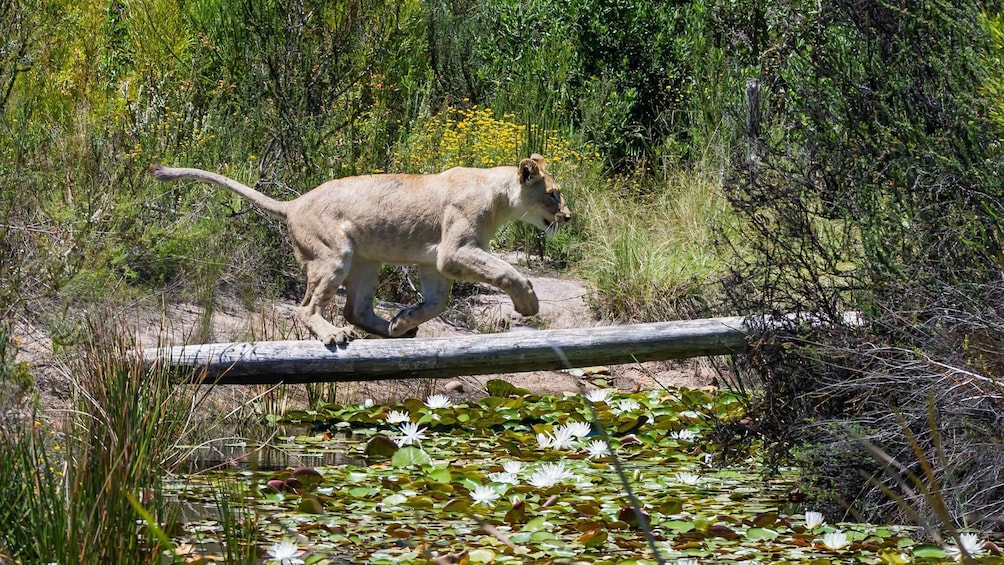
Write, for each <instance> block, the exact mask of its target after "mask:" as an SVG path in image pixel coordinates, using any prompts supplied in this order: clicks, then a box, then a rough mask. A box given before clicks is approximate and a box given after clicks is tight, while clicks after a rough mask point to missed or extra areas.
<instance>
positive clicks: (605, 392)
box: [586, 388, 610, 402]
mask: <svg viewBox="0 0 1004 565" xmlns="http://www.w3.org/2000/svg"><path fill="white" fill-rule="evenodd" d="M607 398H610V389H606V388H595V389H593V390H590V391H588V392H586V399H587V400H589V402H606V401H607Z"/></svg>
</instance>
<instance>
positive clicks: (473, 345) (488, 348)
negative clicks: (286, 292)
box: [142, 317, 749, 384]
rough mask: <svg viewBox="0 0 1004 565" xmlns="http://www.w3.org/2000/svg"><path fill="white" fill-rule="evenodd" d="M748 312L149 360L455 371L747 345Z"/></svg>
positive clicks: (354, 374) (242, 347)
mask: <svg viewBox="0 0 1004 565" xmlns="http://www.w3.org/2000/svg"><path fill="white" fill-rule="evenodd" d="M748 333H749V329H748V327H747V325H746V323H745V322H744V318H742V317H730V318H710V319H703V320H684V321H677V322H659V323H652V324H634V325H626V326H604V327H595V328H581V329H567V330H540V331H534V330H520V331H513V332H508V333H501V334H482V335H472V336H464V337H447V338H427V339H360V340H355V341H351V342H349V343H347V344H345V345H341V346H334V345H332V346H325V345H324V344H322V343H321V342H320V341H318V340H302V341H258V342H237V343H214V344H203V345H186V346H177V347H165V348H160V349H151V350H146V351H143V352H142V355H143V362H144V365H145V366H147V367H148V368H162V369H167V370H170V371H172V372H174V373H178V374H182V375H183V376H184V378H185V379H187V380H190V381H191V382H202V383H217V384H277V383H312V382H344V381H367V380H384V379H399V378H414V377H423V378H446V377H456V376H459V375H483V374H492V373H516V372H524V371H539V370H558V369H569V368H573V367H588V366H592V365H606V364H618V363H633V362H636V361H662V360H668V359H684V358H689V357H701V356H707V355H726V354H731V353H741V352H743V351H745V350H746V348H747V334H748Z"/></svg>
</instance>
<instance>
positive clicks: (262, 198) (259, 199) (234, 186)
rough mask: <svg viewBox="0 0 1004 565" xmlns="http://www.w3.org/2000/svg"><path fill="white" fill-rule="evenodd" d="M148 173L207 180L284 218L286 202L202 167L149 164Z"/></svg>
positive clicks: (161, 176)
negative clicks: (186, 167) (188, 167)
mask: <svg viewBox="0 0 1004 565" xmlns="http://www.w3.org/2000/svg"><path fill="white" fill-rule="evenodd" d="M150 174H152V175H153V176H154V178H156V179H157V180H162V181H172V180H179V179H190V180H199V181H203V182H209V183H212V184H216V185H219V186H222V187H224V188H229V189H230V190H232V191H234V192H236V193H237V194H239V195H241V196H243V197H244V198H246V199H247V200H248V201H249V202H251V204H253V205H254V206H255V207H257V208H259V209H260V210H261V211H262V212H265V213H266V214H268V215H269V216H272V217H275V218H279V219H280V220H285V219H286V204H287V203H286V202H281V201H279V200H276V199H274V198H271V197H269V196H266V195H264V194H262V193H260V192H258V191H257V190H255V189H253V188H251V187H250V186H247V185H245V184H241V183H239V182H237V181H235V180H233V179H230V178H227V177H225V176H223V175H218V174H216V173H211V172H209V171H203V170H202V169H180V168H174V167H165V166H164V165H150Z"/></svg>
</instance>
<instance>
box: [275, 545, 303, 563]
mask: <svg viewBox="0 0 1004 565" xmlns="http://www.w3.org/2000/svg"><path fill="white" fill-rule="evenodd" d="M301 555H303V552H302V551H300V547H299V546H298V545H297V544H296V542H294V541H290V540H283V541H281V542H279V543H277V544H275V545H273V546H272V547H270V548H269V550H268V560H269V561H276V562H278V563H279V564H280V565H300V564H301V563H303V559H300V556H301Z"/></svg>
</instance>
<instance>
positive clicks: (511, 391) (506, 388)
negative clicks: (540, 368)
mask: <svg viewBox="0 0 1004 565" xmlns="http://www.w3.org/2000/svg"><path fill="white" fill-rule="evenodd" d="M485 390H487V391H488V396H495V397H499V398H509V397H510V396H530V395H531V394H532V393H531V392H530V391H529V390H527V389H525V388H519V387H517V386H516V385H514V384H512V383H510V382H508V381H503V380H502V379H491V380H490V381H488V382H487V383H485Z"/></svg>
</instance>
